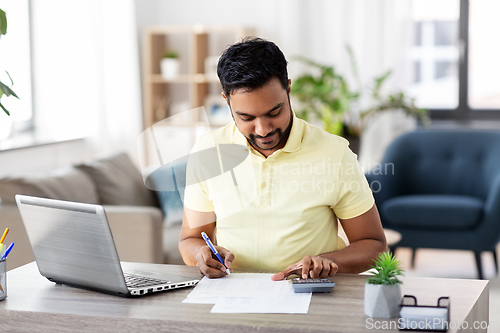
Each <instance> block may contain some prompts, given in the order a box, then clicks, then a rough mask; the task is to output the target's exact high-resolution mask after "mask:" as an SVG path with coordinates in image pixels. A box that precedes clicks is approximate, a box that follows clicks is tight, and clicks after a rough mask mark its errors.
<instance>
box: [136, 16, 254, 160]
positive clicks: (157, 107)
mask: <svg viewBox="0 0 500 333" xmlns="http://www.w3.org/2000/svg"><path fill="white" fill-rule="evenodd" d="M252 35H254V31H253V29H247V28H244V27H239V26H202V25H193V26H159V27H158V26H157V27H150V28H147V29H145V36H144V43H145V44H144V48H143V49H144V57H143V59H144V76H143V82H144V89H143V91H144V98H143V100H144V110H143V113H144V129H147V128H149V127H150V126H152V125H154V124H157V123H158V122H160V121H161V122H162V123H164V124H165V123H166V124H168V125H167V127H170V128H171V127H176V128H178V129H179V130H180V131H183V130H184V129H185V130H186V131H189V130H190V129H193V128H196V127H200V126H202V127H203V126H204V127H206V126H207V125H209V126H210V127H211V128H217V127H221V126H224V125H226V124H221V123H220V119H219V122H218V123H217V124H212V123H210V124H203V123H201V120H202V119H203V116H202V114H201V112H200V111H198V110H196V111H195V112H194V113H193V115H192V118H190V119H188V120H187V121H185V122H184V120H183V121H180V119H179V122H175V123H168V119H169V117H170V116H171V115H174V114H177V113H180V112H184V111H187V110H194V109H196V108H199V107H202V106H206V108H207V109H211V107H213V105H210V103H211V102H210V101H212V100H213V98H212V95H217V96H219V97H220V93H221V91H222V89H221V86H220V82H219V78H218V77H217V75H216V74H215V73H213V74H206V73H207V72H209V73H211V72H212V71H215V69H214V66H215V65H216V64H215V60H216V59H217V57H219V56H220V55H221V54H222V52H223V51H224V49H225V48H226V47H227V45H230V44H233V43H235V42H237V41H238V40H240V39H241V38H243V37H246V36H252ZM170 50H175V51H177V52H178V53H179V61H180V72H181V73H182V74H180V75H179V76H177V77H176V78H175V79H164V78H163V76H162V75H161V66H160V62H161V60H162V56H163V54H164V53H165V51H170ZM205 103H207V104H209V105H208V106H207V105H205ZM165 120H167V121H166V122H165ZM162 126H163V124H162ZM169 132H172V133H174V132H176V133H177V132H179V131H175V130H173V129H172V130H170V129H169ZM172 135H174V134H172ZM193 140H194V139H193ZM193 144H194V142H193ZM145 152H146V155H148V154H149V153H148V149H145ZM145 158H146V160H149V158H148V156H145Z"/></svg>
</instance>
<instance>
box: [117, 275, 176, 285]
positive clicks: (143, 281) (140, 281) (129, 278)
mask: <svg viewBox="0 0 500 333" xmlns="http://www.w3.org/2000/svg"><path fill="white" fill-rule="evenodd" d="M124 277H125V283H126V284H127V287H130V288H141V287H147V286H154V285H158V284H166V283H168V282H169V281H165V280H159V279H153V278H149V277H145V276H136V275H127V274H124Z"/></svg>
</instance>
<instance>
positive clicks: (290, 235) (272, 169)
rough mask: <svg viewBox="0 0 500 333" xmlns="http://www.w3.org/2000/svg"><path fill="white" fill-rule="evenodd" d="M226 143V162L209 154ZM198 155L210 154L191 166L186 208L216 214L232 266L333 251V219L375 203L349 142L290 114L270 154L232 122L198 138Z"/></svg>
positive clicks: (274, 264)
mask: <svg viewBox="0 0 500 333" xmlns="http://www.w3.org/2000/svg"><path fill="white" fill-rule="evenodd" d="M230 145H237V146H230ZM238 145H239V146H238ZM214 147H215V148H216V149H217V150H215V149H214ZM227 147H235V149H236V150H237V153H235V154H231V153H230V154H229V155H233V156H232V157H234V156H236V157H235V158H233V160H232V161H230V162H227V161H228V160H231V157H229V158H228V157H227V156H226V157H221V155H220V154H218V155H216V154H215V153H214V152H215V151H218V152H219V153H220V152H221V151H227ZM238 149H239V150H238ZM196 152H206V153H207V154H204V155H203V158H201V157H200V156H202V155H197V157H196V158H193V159H190V161H189V163H188V171H187V174H188V175H187V178H188V180H187V184H188V186H187V187H186V190H185V197H184V205H185V206H186V207H187V208H189V209H192V210H195V211H201V212H212V211H214V212H215V214H216V216H217V222H216V225H217V244H218V245H219V246H222V247H224V248H226V249H228V250H229V251H231V252H232V253H233V254H234V255H235V260H234V261H233V264H232V267H234V268H248V269H261V270H283V269H284V268H286V267H287V266H288V265H290V264H293V263H295V262H297V261H300V260H301V259H302V258H303V257H304V256H305V255H312V256H315V255H319V254H322V253H326V252H331V251H335V250H336V249H337V219H336V216H337V217H339V218H341V219H349V218H353V217H356V216H359V215H361V214H363V213H365V212H366V211H368V210H369V209H370V208H371V207H372V206H373V204H374V199H373V195H372V192H371V190H370V188H369V186H368V183H367V181H366V178H365V176H364V174H363V172H362V170H361V168H360V167H359V164H358V162H357V160H356V155H355V154H354V153H353V152H352V151H351V150H350V149H349V148H348V141H347V140H345V139H344V138H342V137H339V136H336V135H332V134H329V133H327V132H325V131H323V130H322V129H320V128H318V127H316V126H313V125H310V124H308V123H307V122H305V121H303V120H301V119H298V118H297V117H295V116H294V118H293V125H292V129H291V132H290V136H289V138H288V141H287V143H286V145H285V146H284V147H283V148H282V149H280V150H278V151H276V152H275V153H274V154H272V155H271V156H269V157H268V158H265V157H264V156H263V155H262V154H260V153H259V152H258V151H256V150H255V149H254V148H253V147H252V146H251V145H250V144H249V143H248V141H247V140H246V138H245V137H244V136H243V135H242V134H241V133H240V132H239V130H238V128H237V127H236V125H235V124H234V123H233V124H229V125H227V126H225V127H223V128H220V129H218V130H215V131H213V132H210V133H209V134H207V135H205V136H203V137H202V138H201V139H200V140H198V142H197V143H196V145H195V147H194V148H193V152H192V156H193V155H195V153H196ZM210 152H212V153H213V154H212V155H210V154H208V153H210ZM214 154H215V155H214ZM210 156H212V157H210ZM207 164H212V167H211V168H212V171H210V172H207V171H206V169H204V168H206V166H207ZM214 164H215V165H216V166H217V167H216V168H218V170H217V171H218V172H216V173H215V175H214V172H213V165H214ZM229 168H230V170H229ZM224 169H226V170H224Z"/></svg>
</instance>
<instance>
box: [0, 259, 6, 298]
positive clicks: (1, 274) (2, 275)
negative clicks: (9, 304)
mask: <svg viewBox="0 0 500 333" xmlns="http://www.w3.org/2000/svg"><path fill="white" fill-rule="evenodd" d="M6 298H7V259H2V260H0V301H1V300H4V299H6Z"/></svg>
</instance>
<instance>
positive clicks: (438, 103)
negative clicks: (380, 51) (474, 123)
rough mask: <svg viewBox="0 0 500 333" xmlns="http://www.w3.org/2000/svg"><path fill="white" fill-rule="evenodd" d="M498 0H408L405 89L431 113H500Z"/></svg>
mask: <svg viewBox="0 0 500 333" xmlns="http://www.w3.org/2000/svg"><path fill="white" fill-rule="evenodd" d="M499 11H500V1H498V0H412V20H413V30H414V33H413V39H414V40H413V41H412V49H411V55H410V56H411V62H412V63H413V68H412V73H413V74H412V80H411V82H412V85H411V87H410V89H409V90H410V91H409V92H410V94H411V95H412V96H414V97H415V101H416V103H417V105H419V106H420V107H425V108H428V109H430V111H431V117H432V118H433V119H456V120H473V119H493V118H498V119H500V63H499V62H498V59H499V58H500V44H498V43H497V42H496V38H497V37H496V36H495V35H496V32H497V31H500V21H498V20H496V17H495V14H498V12H499Z"/></svg>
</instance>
